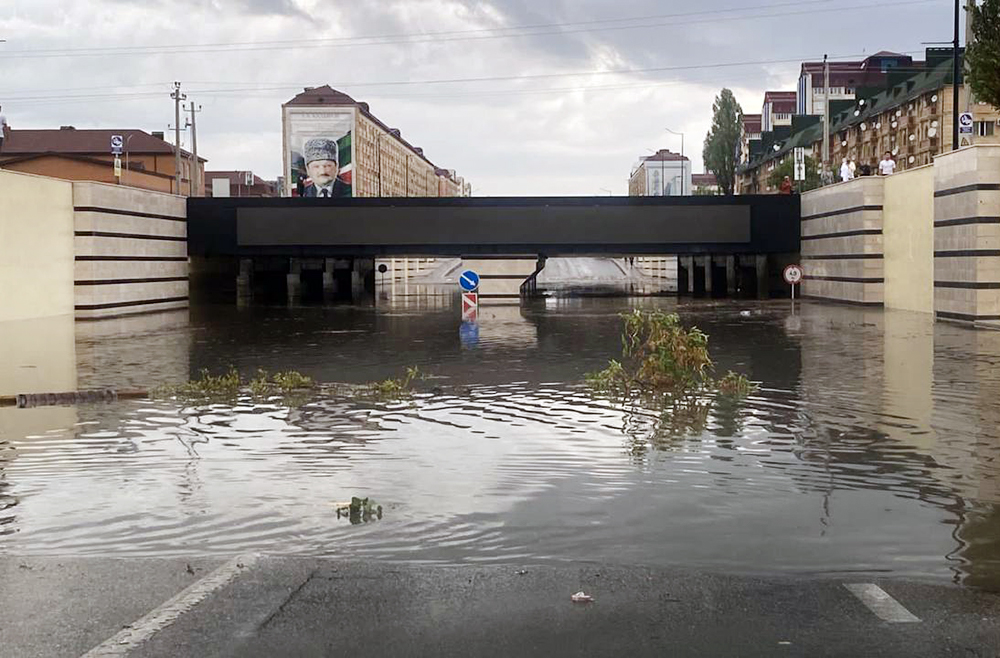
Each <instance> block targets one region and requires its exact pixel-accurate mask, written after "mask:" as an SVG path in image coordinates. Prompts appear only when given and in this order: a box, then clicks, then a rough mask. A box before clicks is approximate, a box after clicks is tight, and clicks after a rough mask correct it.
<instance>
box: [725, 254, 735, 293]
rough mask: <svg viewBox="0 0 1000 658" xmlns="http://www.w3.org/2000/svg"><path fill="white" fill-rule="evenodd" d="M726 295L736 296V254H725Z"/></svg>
mask: <svg viewBox="0 0 1000 658" xmlns="http://www.w3.org/2000/svg"><path fill="white" fill-rule="evenodd" d="M726 296H728V297H735V296H736V256H726Z"/></svg>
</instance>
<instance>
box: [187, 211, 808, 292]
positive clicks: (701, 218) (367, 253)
mask: <svg viewBox="0 0 1000 658" xmlns="http://www.w3.org/2000/svg"><path fill="white" fill-rule="evenodd" d="M799 222H800V214H799V197H798V196H774V195H767V196H729V197H723V196H692V197H473V198H470V197H451V198H436V197H430V198H425V197H418V198H412V197H411V198H386V197H382V198H355V199H313V198H270V199H269V198H190V199H189V200H188V252H189V255H191V256H192V257H193V259H192V266H193V268H194V269H195V270H197V269H198V268H197V264H196V263H195V260H196V259H204V260H205V261H208V262H211V261H216V266H217V264H218V261H220V260H222V261H225V260H227V259H228V260H229V262H230V263H237V262H238V263H240V265H239V268H240V275H239V276H240V279H239V280H240V281H242V282H243V285H244V286H245V285H247V284H248V281H249V277H250V275H251V273H252V272H253V271H254V268H255V266H254V265H253V261H254V260H257V261H259V262H261V261H263V260H270V261H271V262H275V260H274V259H284V260H285V261H287V263H288V268H289V269H288V271H287V275H288V277H289V279H288V284H289V291H290V292H293V288H294V287H295V285H296V277H297V276H298V275H299V273H300V271H301V268H302V266H303V263H306V264H309V263H313V264H315V263H322V267H323V268H324V272H325V274H324V282H326V281H329V282H330V284H331V286H332V285H335V274H336V268H337V267H338V263H339V264H340V266H341V267H345V263H349V267H350V269H351V271H352V272H354V274H353V275H352V283H353V287H357V285H358V283H359V282H363V280H365V279H370V278H372V276H371V274H370V273H369V268H368V267H367V266H368V265H369V264H370V263H372V262H373V260H372V259H374V258H375V257H389V256H460V257H463V258H470V259H490V260H503V259H514V260H518V261H520V262H521V263H531V264H534V263H536V262H538V263H544V259H545V258H546V257H549V256H572V255H587V256H633V255H642V254H676V255H678V256H680V257H681V261H680V262H681V264H682V270H683V271H682V274H681V278H682V283H684V284H685V285H686V287H687V289H689V290H691V291H692V292H696V291H697V290H698V288H699V287H701V288H703V289H707V290H711V289H712V288H718V287H719V286H718V283H716V285H714V286H713V281H715V282H718V281H719V280H721V279H725V281H724V282H723V284H722V286H723V290H725V289H726V288H727V287H728V288H731V287H732V286H733V285H734V279H735V278H736V277H735V276H733V270H734V269H735V268H736V267H737V265H736V263H737V262H742V263H743V264H744V266H745V265H746V264H747V263H752V267H753V268H755V270H756V271H757V272H758V273H760V272H761V270H762V266H761V263H764V266H763V269H764V270H765V271H766V269H767V265H766V264H767V262H768V258H769V257H771V260H773V261H775V263H777V261H779V260H781V261H784V260H788V259H789V258H794V255H795V254H797V253H798V252H799ZM740 257H742V258H740ZM232 267H234V268H235V267H236V265H232ZM519 267H520V269H524V265H520V266H519ZM538 267H540V265H539V266H538ZM538 267H531V268H530V269H529V270H528V271H525V272H520V271H518V272H516V273H508V274H505V275H497V276H498V277H499V276H503V277H504V278H506V279H508V280H511V281H513V280H514V279H516V278H517V277H518V276H520V275H521V274H523V277H522V279H519V280H517V281H516V282H514V283H516V285H517V286H519V285H520V283H521V281H522V280H523V278H530V276H531V275H532V274H533V273H535V272H536V271H537V269H538ZM297 268H298V269H297ZM699 268H700V272H701V274H700V275H699ZM720 268H721V271H720V272H718V273H716V275H715V276H713V269H720ZM208 269H212V268H211V267H209V268H208ZM216 269H217V267H216ZM508 269H509V268H508ZM771 269H774V268H773V267H772V268H771ZM727 272H728V273H729V276H726V273H727ZM699 281H700V283H699ZM514 290H515V292H516V290H517V288H516V287H515V289H514Z"/></svg>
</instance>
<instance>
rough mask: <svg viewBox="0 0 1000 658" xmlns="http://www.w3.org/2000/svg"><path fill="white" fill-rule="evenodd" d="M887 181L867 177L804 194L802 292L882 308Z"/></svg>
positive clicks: (804, 294) (805, 294)
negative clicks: (883, 208)
mask: <svg viewBox="0 0 1000 658" xmlns="http://www.w3.org/2000/svg"><path fill="white" fill-rule="evenodd" d="M883 193H884V190H883V179H882V178H878V177H874V176H866V177H864V178H857V179H855V180H853V181H850V182H847V183H839V184H837V185H831V186H829V187H824V188H822V189H819V190H813V191H811V192H807V193H806V194H803V195H802V267H803V272H804V274H805V279H804V281H803V283H802V295H803V296H804V297H815V298H819V299H829V300H835V301H839V302H846V303H851V304H862V305H866V306H881V305H882V303H883V301H884V283H885V272H884V263H883V258H884V254H883V246H882V245H883V241H882V204H883Z"/></svg>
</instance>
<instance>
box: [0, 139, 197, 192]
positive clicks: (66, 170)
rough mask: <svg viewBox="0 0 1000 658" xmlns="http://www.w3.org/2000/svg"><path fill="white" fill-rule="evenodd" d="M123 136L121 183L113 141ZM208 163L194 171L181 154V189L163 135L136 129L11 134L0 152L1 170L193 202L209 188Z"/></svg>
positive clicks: (187, 157)
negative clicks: (189, 198) (115, 186)
mask: <svg viewBox="0 0 1000 658" xmlns="http://www.w3.org/2000/svg"><path fill="white" fill-rule="evenodd" d="M112 135H121V136H122V138H123V141H124V148H123V150H122V156H121V162H122V175H121V179H120V180H118V179H117V178H116V177H115V171H114V160H115V158H114V156H113V155H112V154H111V136H112ZM205 162H206V160H205V158H201V157H199V158H198V162H197V163H196V165H195V166H192V158H191V154H190V153H188V152H187V151H185V150H184V149H181V187H180V190H177V189H176V179H175V171H176V170H175V158H174V146H173V144H170V143H169V142H167V141H165V140H164V139H163V133H156V132H154V133H147V132H145V131H143V130H135V129H116V130H107V129H96V130H93V129H79V130H78V129H76V128H74V127H73V126H63V127H62V128H59V129H58V130H55V129H53V130H11V131H10V138H9V139H7V140H5V141H4V145H3V151H2V152H0V168H3V169H10V170H11V171H20V172H23V173H27V174H38V175H41V176H51V177H53V178H62V179H65V180H78V181H97V182H101V183H118V184H121V185H127V186H129V187H138V188H142V189H145V190H154V191H157V192H167V193H170V194H180V195H182V196H190V195H191V193H192V175H193V178H194V180H193V183H194V194H195V195H198V194H200V193H201V190H204V188H205Z"/></svg>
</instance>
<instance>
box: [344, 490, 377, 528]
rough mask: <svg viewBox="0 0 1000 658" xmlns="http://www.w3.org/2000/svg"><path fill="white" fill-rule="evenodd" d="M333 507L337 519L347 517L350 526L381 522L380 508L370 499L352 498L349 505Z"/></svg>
mask: <svg viewBox="0 0 1000 658" xmlns="http://www.w3.org/2000/svg"><path fill="white" fill-rule="evenodd" d="M334 505H335V506H336V508H337V518H338V519H339V518H341V517H347V518H348V519H349V520H350V521H351V525H358V524H359V523H370V522H371V521H377V520H378V521H380V520H382V506H381V505H379V504H378V503H376V502H375V501H374V500H372V499H371V498H358V497H357V496H354V497H352V498H351V502H349V503H334Z"/></svg>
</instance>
